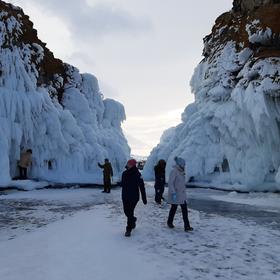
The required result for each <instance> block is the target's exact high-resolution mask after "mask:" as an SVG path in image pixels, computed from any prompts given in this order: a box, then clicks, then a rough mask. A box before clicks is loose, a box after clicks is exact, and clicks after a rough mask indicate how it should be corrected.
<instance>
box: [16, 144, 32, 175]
mask: <svg viewBox="0 0 280 280" xmlns="http://www.w3.org/2000/svg"><path fill="white" fill-rule="evenodd" d="M31 163H32V150H31V149H28V150H27V151H26V152H23V153H21V154H20V160H19V162H18V168H19V178H20V179H21V180H26V179H27V168H28V167H29V166H30V165H31Z"/></svg>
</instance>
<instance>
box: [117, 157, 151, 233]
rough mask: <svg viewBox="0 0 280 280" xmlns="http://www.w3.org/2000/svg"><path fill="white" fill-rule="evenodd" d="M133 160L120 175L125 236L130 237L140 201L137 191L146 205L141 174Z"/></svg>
mask: <svg viewBox="0 0 280 280" xmlns="http://www.w3.org/2000/svg"><path fill="white" fill-rule="evenodd" d="M136 165H137V162H136V160H135V159H130V160H129V161H128V162H127V164H126V171H124V172H123V174H122V181H121V186H122V202H123V210H124V214H125V215H126V217H127V226H126V232H125V236H127V237H128V236H130V235H131V231H132V230H133V229H134V228H135V227H136V220H137V218H136V217H135V216H134V210H135V207H136V205H137V203H138V201H139V199H140V194H139V191H140V192H141V197H142V201H143V203H144V204H145V205H146V204H147V197H146V190H145V184H144V181H143V179H142V176H141V173H140V172H139V170H138V168H137V167H136Z"/></svg>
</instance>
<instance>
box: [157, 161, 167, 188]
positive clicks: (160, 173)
mask: <svg viewBox="0 0 280 280" xmlns="http://www.w3.org/2000/svg"><path fill="white" fill-rule="evenodd" d="M154 171H155V189H160V188H162V187H164V185H165V183H166V182H165V167H162V166H160V165H156V166H155V168H154Z"/></svg>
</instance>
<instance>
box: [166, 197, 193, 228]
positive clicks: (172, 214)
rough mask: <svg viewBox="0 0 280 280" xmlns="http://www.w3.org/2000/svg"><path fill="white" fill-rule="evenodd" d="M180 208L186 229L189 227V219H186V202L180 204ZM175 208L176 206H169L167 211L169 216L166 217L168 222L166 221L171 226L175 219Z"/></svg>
mask: <svg viewBox="0 0 280 280" xmlns="http://www.w3.org/2000/svg"><path fill="white" fill-rule="evenodd" d="M180 206H181V210H182V216H183V220H184V225H185V228H188V227H190V222H189V217H188V206H187V203H186V201H185V203H184V204H180ZM177 207H178V205H177V204H172V205H171V208H170V211H169V216H168V221H167V223H168V224H173V220H174V217H175V214H176V211H177Z"/></svg>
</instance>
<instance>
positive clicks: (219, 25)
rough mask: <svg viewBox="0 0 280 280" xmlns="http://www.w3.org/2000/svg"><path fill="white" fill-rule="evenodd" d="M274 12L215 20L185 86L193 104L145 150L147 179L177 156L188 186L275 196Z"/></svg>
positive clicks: (277, 65) (279, 122) (277, 86)
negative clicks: (148, 151) (181, 160)
mask: <svg viewBox="0 0 280 280" xmlns="http://www.w3.org/2000/svg"><path fill="white" fill-rule="evenodd" d="M243 12H244V11H243ZM279 13H280V5H279V4H275V5H274V4H266V5H263V6H261V7H259V8H258V9H257V10H256V11H255V12H251V11H250V13H249V14H243V13H242V14H241V13H239V12H234V11H231V12H229V13H226V14H224V15H222V16H221V17H220V18H218V19H217V21H216V24H215V26H214V28H213V30H212V34H211V35H209V36H207V37H206V38H205V40H204V43H205V49H204V56H205V58H204V59H203V61H202V62H201V63H200V64H199V65H198V67H197V68H196V69H195V72H194V75H193V77H192V80H191V88H192V92H193V93H194V95H195V102H194V103H193V104H191V105H189V106H188V107H187V108H186V110H185V112H184V113H183V114H182V123H181V124H180V125H179V126H177V127H176V128H172V129H170V130H168V131H167V132H166V133H165V134H164V135H163V137H162V139H161V142H160V144H159V145H158V146H157V147H156V148H154V150H153V151H152V153H151V155H150V157H149V159H148V161H147V164H146V166H145V170H144V175H145V177H146V178H147V179H152V178H153V165H154V164H155V163H156V162H157V161H158V160H159V159H161V158H163V159H165V160H167V161H168V164H167V170H168V171H169V170H170V168H171V167H172V165H173V164H174V160H173V159H174V157H175V156H181V157H183V158H184V159H185V160H186V162H187V174H188V179H191V181H194V182H203V183H205V184H206V185H212V186H215V187H218V188H219V187H220V188H223V189H226V188H228V189H238V190H256V191H258V190H271V191H273V190H277V189H280V187H278V186H279V183H280V180H279V179H280V169H279V166H280V148H279V147H280V75H279V74H280V49H279V42H280V39H279V38H280V37H279V33H280V23H279V18H278V17H279ZM271 22H273V23H274V25H273V24H270V23H271ZM167 174H168V172H167Z"/></svg>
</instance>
